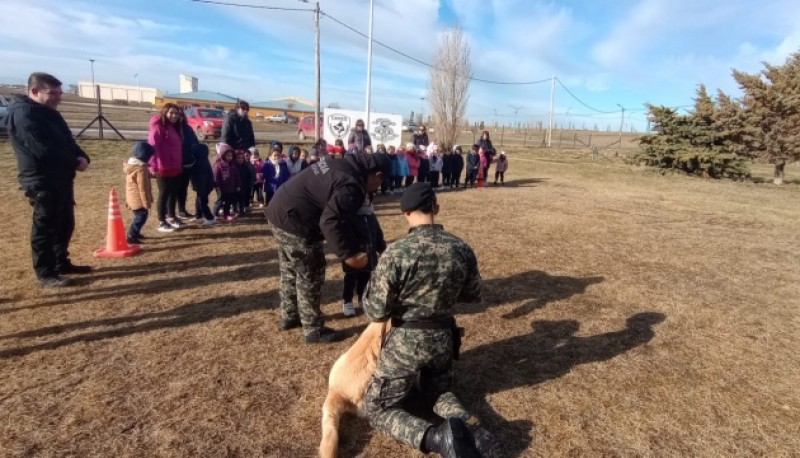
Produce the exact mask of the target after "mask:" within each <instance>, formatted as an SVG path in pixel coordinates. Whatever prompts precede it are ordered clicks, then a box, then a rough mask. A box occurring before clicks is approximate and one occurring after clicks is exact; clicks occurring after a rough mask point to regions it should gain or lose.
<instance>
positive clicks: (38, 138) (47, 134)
mask: <svg viewBox="0 0 800 458" xmlns="http://www.w3.org/2000/svg"><path fill="white" fill-rule="evenodd" d="M6 127H7V128H8V135H9V137H10V138H11V144H12V145H13V147H14V154H15V155H16V156H17V170H18V175H17V178H18V180H19V184H20V186H22V187H23V188H25V189H42V190H53V191H60V190H62V189H65V188H68V189H70V190H71V189H72V182H73V180H74V179H75V168H76V167H77V165H78V157H84V158H86V160H87V161H89V156H88V155H87V154H86V153H85V152H84V151H83V150H82V149H81V147H80V146H78V144H77V143H75V139H74V138H72V132H71V131H70V130H69V126H67V123H66V121H64V118H63V117H62V116H61V113H59V112H58V111H56V110H54V109H52V108H50V107H48V106H45V105H42V104H40V103H38V102H36V101H34V100H33V99H31V98H30V97H28V96H26V95H15V96H14V97H13V99H12V101H11V105H10V106H9V107H8V114H7V115H6Z"/></svg>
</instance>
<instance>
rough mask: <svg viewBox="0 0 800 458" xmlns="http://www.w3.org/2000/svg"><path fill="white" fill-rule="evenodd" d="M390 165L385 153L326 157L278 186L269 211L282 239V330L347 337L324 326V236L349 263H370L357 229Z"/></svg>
mask: <svg viewBox="0 0 800 458" xmlns="http://www.w3.org/2000/svg"><path fill="white" fill-rule="evenodd" d="M388 168H389V159H388V158H387V157H386V156H385V155H382V154H366V153H355V154H348V155H346V156H345V157H344V158H343V159H333V158H331V157H329V156H323V157H321V158H320V160H319V162H317V163H316V164H313V165H311V166H309V167H308V168H306V169H305V170H303V171H301V172H300V173H298V174H297V175H295V176H294V177H292V179H291V180H289V181H288V182H286V184H284V185H283V186H281V187H280V188H278V191H277V192H276V193H275V196H274V197H273V198H272V201H271V202H270V203H269V206H267V211H266V215H267V221H269V224H270V227H271V229H272V233H273V235H275V238H276V239H277V242H278V261H279V267H280V272H281V283H280V298H281V329H283V330H287V329H292V328H297V327H300V326H302V327H303V334H304V338H305V342H306V343H315V342H335V341H338V340H341V339H343V338H344V337H345V336H344V335H343V334H342V333H340V332H338V331H334V330H333V329H330V328H327V327H325V320H324V318H323V316H322V312H321V311H320V292H321V289H322V284H323V283H324V282H325V251H324V248H323V240H325V241H327V242H328V245H329V246H330V247H331V249H332V250H333V251H334V252H335V253H336V255H337V256H338V257H339V258H340V259H341V260H342V261H343V262H344V263H345V264H346V265H348V266H349V267H352V268H354V269H361V268H363V267H364V266H365V265H366V264H367V262H368V260H369V258H368V256H367V253H364V252H363V251H362V250H361V245H362V243H361V241H359V240H358V237H357V235H356V232H355V231H354V228H355V227H356V226H357V224H356V220H357V218H358V210H359V208H361V205H362V204H363V202H364V198H365V197H366V196H367V193H370V192H374V191H375V190H377V189H378V187H380V185H381V181H382V180H383V176H384V175H385V174H388V172H389V170H388Z"/></svg>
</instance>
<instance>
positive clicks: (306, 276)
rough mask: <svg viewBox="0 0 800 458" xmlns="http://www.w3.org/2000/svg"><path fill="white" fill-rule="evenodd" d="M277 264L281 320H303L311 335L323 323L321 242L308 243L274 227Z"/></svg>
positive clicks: (305, 328)
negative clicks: (278, 268) (321, 308)
mask: <svg viewBox="0 0 800 458" xmlns="http://www.w3.org/2000/svg"><path fill="white" fill-rule="evenodd" d="M271 229H272V233H273V234H274V235H275V238H276V239H277V241H278V265H279V267H280V271H281V286H280V297H281V318H283V319H284V320H292V319H296V318H298V315H299V318H300V322H301V323H302V324H303V332H304V333H305V334H306V335H308V334H309V333H311V332H313V331H318V330H319V329H321V328H322V325H323V324H324V319H323V317H322V312H321V311H320V305H319V304H320V293H321V291H322V285H323V283H325V249H324V247H323V242H322V240H318V241H317V240H307V239H304V238H303V237H298V236H296V235H293V234H290V233H288V232H286V231H284V230H281V229H278V228H277V227H275V226H272V227H271Z"/></svg>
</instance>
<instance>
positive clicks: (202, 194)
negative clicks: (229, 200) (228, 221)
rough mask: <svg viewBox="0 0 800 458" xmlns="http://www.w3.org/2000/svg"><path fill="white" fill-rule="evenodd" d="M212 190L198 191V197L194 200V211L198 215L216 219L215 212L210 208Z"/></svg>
mask: <svg viewBox="0 0 800 458" xmlns="http://www.w3.org/2000/svg"><path fill="white" fill-rule="evenodd" d="M209 194H211V190H210V189H209V190H206V191H197V197H196V198H195V201H194V213H195V216H196V217H199V216H202V217H203V218H205V219H214V214H213V213H211V209H210V208H208V195H209Z"/></svg>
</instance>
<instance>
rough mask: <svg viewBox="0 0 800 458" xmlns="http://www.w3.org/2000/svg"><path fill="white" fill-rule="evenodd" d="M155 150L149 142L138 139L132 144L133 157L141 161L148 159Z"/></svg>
mask: <svg viewBox="0 0 800 458" xmlns="http://www.w3.org/2000/svg"><path fill="white" fill-rule="evenodd" d="M155 152H156V150H155V148H153V145H151V144H150V143H147V142H143V141H138V142H136V143H134V144H133V157H135V158H136V159H139V160H140V161H142V162H147V161H149V160H150V158H151V157H153V154H155Z"/></svg>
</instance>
